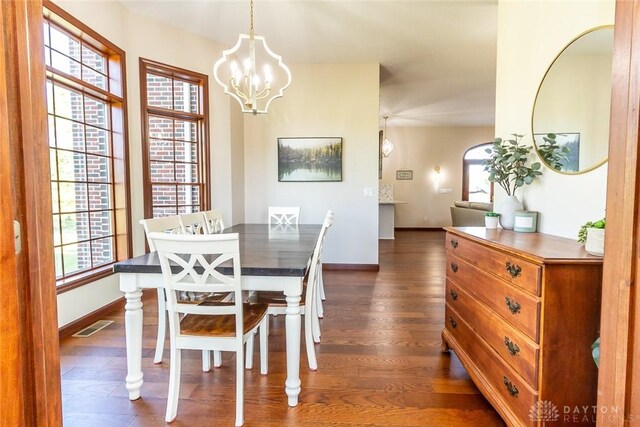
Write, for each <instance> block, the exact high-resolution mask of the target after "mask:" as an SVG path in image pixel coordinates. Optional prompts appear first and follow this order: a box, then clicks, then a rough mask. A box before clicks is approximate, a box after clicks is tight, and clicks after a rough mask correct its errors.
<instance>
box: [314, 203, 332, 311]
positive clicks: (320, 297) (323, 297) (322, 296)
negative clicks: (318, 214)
mask: <svg viewBox="0 0 640 427" xmlns="http://www.w3.org/2000/svg"><path fill="white" fill-rule="evenodd" d="M326 216H327V217H331V224H333V217H334V214H333V211H332V210H329V211H328V212H327V215H326ZM325 219H326V217H325ZM322 271H323V270H322V253H320V268H319V269H318V298H317V300H316V301H317V304H316V305H317V306H318V307H317V310H318V317H319V318H320V319H322V318H324V304H323V303H322V301H325V300H326V299H327V297H326V295H325V293H324V279H323V272H322Z"/></svg>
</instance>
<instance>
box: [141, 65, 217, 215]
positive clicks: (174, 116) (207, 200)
mask: <svg viewBox="0 0 640 427" xmlns="http://www.w3.org/2000/svg"><path fill="white" fill-rule="evenodd" d="M138 63H139V72H140V116H141V130H142V171H143V198H144V209H143V211H144V217H145V218H153V191H152V188H153V183H152V181H151V156H150V144H149V116H150V115H151V116H154V117H161V118H165V119H171V120H185V121H196V122H198V123H199V125H198V126H199V129H198V132H199V134H200V135H201V138H202V140H201V141H199V147H200V150H199V152H200V156H199V157H198V160H197V167H198V170H197V173H198V176H199V177H200V179H201V182H199V185H200V205H199V209H200V210H201V211H204V210H209V209H210V206H211V196H210V191H211V189H210V176H211V170H210V167H209V165H210V138H209V77H208V76H207V75H206V74H201V73H198V72H195V71H191V70H186V69H184V68H179V67H175V66H173V65H168V64H164V63H161V62H158V61H154V60H151V59H147V58H142V57H141V58H140V59H139V62H138ZM147 74H153V75H156V76H160V77H166V78H169V79H172V80H173V79H177V80H180V81H183V82H188V83H190V84H193V85H197V86H198V89H199V92H198V98H199V101H200V102H199V112H198V113H192V112H186V111H179V110H175V109H168V108H162V107H156V106H151V105H148V97H147ZM176 185H178V184H176ZM176 206H177V207H179V206H180V204H179V203H178V201H177V200H176Z"/></svg>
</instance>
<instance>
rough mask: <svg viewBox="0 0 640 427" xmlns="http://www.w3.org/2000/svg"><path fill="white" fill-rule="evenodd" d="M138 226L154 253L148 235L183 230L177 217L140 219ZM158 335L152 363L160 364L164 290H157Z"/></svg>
mask: <svg viewBox="0 0 640 427" xmlns="http://www.w3.org/2000/svg"><path fill="white" fill-rule="evenodd" d="M140 224H141V225H142V228H144V234H145V236H147V244H148V245H149V250H150V251H151V252H155V250H156V247H155V246H154V244H153V242H152V241H150V240H149V233H156V232H161V233H173V234H184V228H182V223H181V222H180V217H179V216H178V215H172V216H163V217H158V218H150V219H141V220H140ZM157 290H158V334H157V337H156V351H155V354H154V356H153V363H161V362H162V353H163V352H164V340H165V336H166V333H167V331H166V329H167V302H166V301H167V300H166V298H165V294H164V289H162V288H158V289H157Z"/></svg>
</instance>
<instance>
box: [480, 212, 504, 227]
mask: <svg viewBox="0 0 640 427" xmlns="http://www.w3.org/2000/svg"><path fill="white" fill-rule="evenodd" d="M499 219H500V214H499V213H498V212H487V213H485V214H484V226H485V227H486V228H490V229H493V230H495V229H496V228H498V220H499Z"/></svg>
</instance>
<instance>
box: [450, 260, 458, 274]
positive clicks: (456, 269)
mask: <svg viewBox="0 0 640 427" xmlns="http://www.w3.org/2000/svg"><path fill="white" fill-rule="evenodd" d="M451 271H453V272H454V273H457V272H458V264H456V263H455V262H452V263H451Z"/></svg>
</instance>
